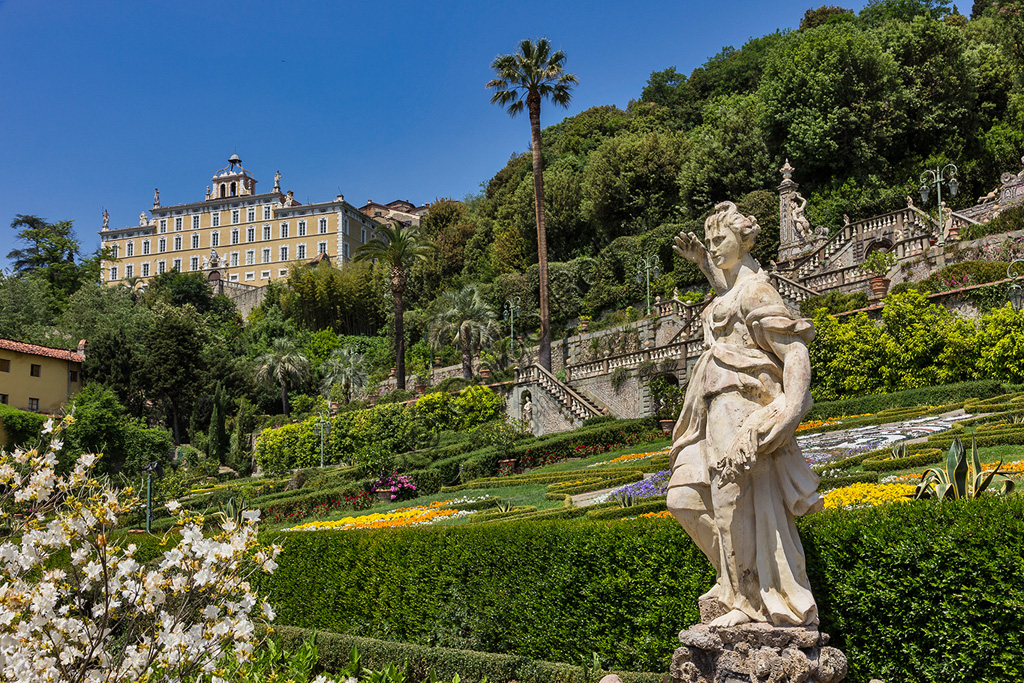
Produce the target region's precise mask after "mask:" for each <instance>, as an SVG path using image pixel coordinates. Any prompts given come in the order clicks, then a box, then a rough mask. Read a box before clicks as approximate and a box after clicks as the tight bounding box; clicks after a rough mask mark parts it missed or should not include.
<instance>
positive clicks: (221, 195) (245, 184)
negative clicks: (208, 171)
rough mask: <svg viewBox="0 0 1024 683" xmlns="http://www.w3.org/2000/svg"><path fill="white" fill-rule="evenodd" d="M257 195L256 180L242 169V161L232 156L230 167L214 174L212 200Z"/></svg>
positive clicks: (234, 155)
mask: <svg viewBox="0 0 1024 683" xmlns="http://www.w3.org/2000/svg"><path fill="white" fill-rule="evenodd" d="M253 194H256V179H255V178H253V177H252V174H251V173H249V171H247V170H246V169H245V168H243V167H242V160H241V159H240V158H238V155H237V154H232V155H231V157H230V158H229V159H228V165H227V166H225V167H224V168H222V169H220V170H219V171H217V172H216V173H214V174H213V191H212V192H211V194H210V197H209V198H210V199H228V198H231V197H245V196H247V195H253Z"/></svg>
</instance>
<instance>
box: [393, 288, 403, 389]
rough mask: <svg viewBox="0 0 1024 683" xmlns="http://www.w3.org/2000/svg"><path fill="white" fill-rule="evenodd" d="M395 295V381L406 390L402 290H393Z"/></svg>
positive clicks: (400, 387)
mask: <svg viewBox="0 0 1024 683" xmlns="http://www.w3.org/2000/svg"><path fill="white" fill-rule="evenodd" d="M391 292H392V293H393V294H394V295H395V381H396V383H397V385H398V388H399V389H402V390H403V391H404V390H405V321H404V320H403V312H402V290H400V289H395V288H394V287H392V288H391Z"/></svg>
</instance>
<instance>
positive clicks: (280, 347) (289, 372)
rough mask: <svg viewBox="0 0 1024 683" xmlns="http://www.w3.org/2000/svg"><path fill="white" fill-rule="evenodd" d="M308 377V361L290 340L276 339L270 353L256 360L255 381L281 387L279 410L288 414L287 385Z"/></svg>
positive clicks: (284, 338)
mask: <svg viewBox="0 0 1024 683" xmlns="http://www.w3.org/2000/svg"><path fill="white" fill-rule="evenodd" d="M308 376H309V359H308V358H306V354H304V353H302V351H300V350H299V348H298V347H297V346H296V345H295V342H293V341H292V340H291V339H289V338H287V337H278V338H277V339H275V340H274V344H273V346H271V348H270V351H267V352H266V353H264V354H263V355H261V356H259V357H258V358H257V359H256V381H257V382H266V381H268V380H274V381H275V382H277V383H278V384H280V385H281V410H282V412H284V414H285V415H287V414H288V383H289V382H290V381H296V382H301V381H302V380H304V379H305V378H306V377H308Z"/></svg>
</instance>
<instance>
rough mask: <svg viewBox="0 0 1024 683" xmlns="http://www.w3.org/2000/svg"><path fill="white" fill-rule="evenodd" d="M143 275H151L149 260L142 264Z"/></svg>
mask: <svg viewBox="0 0 1024 683" xmlns="http://www.w3.org/2000/svg"><path fill="white" fill-rule="evenodd" d="M142 277H149V262H148V261H147V262H146V263H143V264H142Z"/></svg>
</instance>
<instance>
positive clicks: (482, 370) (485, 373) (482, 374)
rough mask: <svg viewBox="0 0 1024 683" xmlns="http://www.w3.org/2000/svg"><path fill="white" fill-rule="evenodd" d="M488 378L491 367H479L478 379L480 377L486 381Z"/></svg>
mask: <svg viewBox="0 0 1024 683" xmlns="http://www.w3.org/2000/svg"><path fill="white" fill-rule="evenodd" d="M490 378H491V369H490V368H480V379H482V380H484V381H485V382H486V381H487V380H489V379H490Z"/></svg>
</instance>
